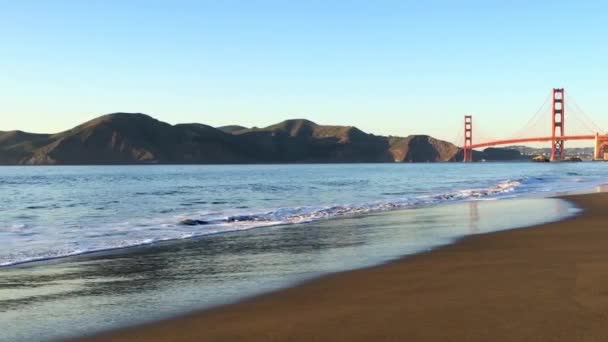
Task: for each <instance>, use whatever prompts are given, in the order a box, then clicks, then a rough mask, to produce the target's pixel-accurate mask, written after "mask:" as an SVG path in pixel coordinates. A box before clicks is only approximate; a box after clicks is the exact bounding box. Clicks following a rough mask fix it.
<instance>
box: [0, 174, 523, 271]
mask: <svg viewBox="0 0 608 342" xmlns="http://www.w3.org/2000/svg"><path fill="white" fill-rule="evenodd" d="M521 185H522V180H506V181H501V182H498V183H496V184H495V185H494V186H491V187H487V188H473V189H461V190H457V191H448V192H445V193H437V194H434V195H425V196H417V197H407V196H406V197H403V198H399V199H394V200H391V201H376V202H370V203H354V204H341V205H334V206H320V207H293V208H277V209H275V210H270V211H266V212H262V213H259V212H258V213H253V214H251V213H249V214H248V213H240V214H238V215H232V216H223V217H222V216H221V215H220V214H221V213H218V212H214V213H204V214H200V217H199V218H198V219H200V220H201V221H205V222H207V224H205V225H198V226H185V225H181V224H179V221H181V220H183V219H186V218H188V217H186V216H183V215H182V216H170V217H167V216H163V217H159V218H154V219H148V220H144V221H137V222H123V223H120V224H115V225H112V226H111V227H106V228H107V229H103V230H102V231H103V233H104V234H102V235H99V234H96V235H95V234H94V235H95V237H97V239H95V238H91V239H90V241H88V243H87V241H86V239H85V240H82V239H79V240H78V241H79V242H78V244H76V245H68V246H64V247H62V248H56V249H53V250H47V251H36V252H35V254H34V255H28V254H17V255H14V254H13V255H8V256H7V255H5V256H0V266H10V265H16V264H23V263H28V262H34V261H42V260H49V259H56V258H62V257H68V256H75V255H81V254H89V253H94V252H103V251H109V250H116V249H123V248H129V247H137V246H143V245H150V244H154V243H158V242H161V241H169V240H182V239H192V238H196V237H201V236H205V235H211V234H220V233H226V232H233V231H240V230H248V229H252V228H259V227H268V226H275V225H288V224H298V223H306V222H314V221H318V220H325V219H331V218H337V217H348V216H355V215H363V214H369V213H376V212H383V211H389V210H396V209H404V208H412V207H419V206H425V205H436V204H440V203H447V202H457V201H467V200H479V199H497V198H500V196H504V195H505V194H509V193H513V192H514V191H515V190H516V189H517V188H518V187H521ZM209 214H212V215H213V216H210V215H209ZM167 219H170V220H172V222H167ZM24 228H25V225H24V226H23V227H21V228H20V229H24ZM101 236H103V237H104V238H106V240H102V241H99V240H100V237H101ZM119 236H120V237H123V238H120V239H116V238H117V237H119ZM125 236H127V238H126V239H125V238H124V237H125Z"/></svg>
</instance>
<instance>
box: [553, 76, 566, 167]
mask: <svg viewBox="0 0 608 342" xmlns="http://www.w3.org/2000/svg"><path fill="white" fill-rule="evenodd" d="M564 100H565V99H564V89H563V88H559V89H558V88H553V110H552V114H551V138H552V139H551V161H556V160H564V157H565V153H564V152H565V151H564V140H563V139H560V138H559V137H563V136H564V135H565V133H564V114H565V107H564V106H565V103H564Z"/></svg>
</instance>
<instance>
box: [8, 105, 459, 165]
mask: <svg viewBox="0 0 608 342" xmlns="http://www.w3.org/2000/svg"><path fill="white" fill-rule="evenodd" d="M461 155H462V153H460V152H459V148H458V147H456V146H455V145H453V144H451V143H448V142H445V141H441V140H437V139H434V138H432V137H430V136H425V135H412V136H408V137H384V136H376V135H373V134H368V133H365V132H363V131H361V130H359V129H358V128H356V127H352V126H324V125H319V124H316V123H314V122H312V121H309V120H305V119H295V120H286V121H283V122H280V123H277V124H275V125H271V126H268V127H265V128H246V127H242V126H237V125H233V126H224V127H219V128H214V127H211V126H207V125H203V124H178V125H170V124H168V123H165V122H162V121H159V120H156V119H154V118H152V117H150V116H148V115H145V114H140V113H134V114H132V113H114V114H108V115H104V116H101V117H98V118H96V119H93V120H91V121H88V122H85V123H83V124H81V125H78V126H76V127H74V128H72V129H70V130H68V131H65V132H61V133H57V134H32V133H26V132H21V131H10V132H0V164H2V165H12V164H37V165H48V164H50V165H52V164H58V165H65V164H178V163H183V164H211V163H218V164H222V163H327V162H336V163H353V162H445V161H455V160H460V159H461Z"/></svg>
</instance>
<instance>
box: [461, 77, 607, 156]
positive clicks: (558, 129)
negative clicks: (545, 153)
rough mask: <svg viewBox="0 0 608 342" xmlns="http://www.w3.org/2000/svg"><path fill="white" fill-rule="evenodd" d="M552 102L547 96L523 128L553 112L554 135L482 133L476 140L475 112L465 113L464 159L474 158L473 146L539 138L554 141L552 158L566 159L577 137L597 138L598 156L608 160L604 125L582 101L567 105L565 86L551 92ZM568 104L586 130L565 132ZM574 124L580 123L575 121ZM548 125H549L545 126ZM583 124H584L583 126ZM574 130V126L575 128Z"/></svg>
mask: <svg viewBox="0 0 608 342" xmlns="http://www.w3.org/2000/svg"><path fill="white" fill-rule="evenodd" d="M550 98H551V105H550V109H549V110H548V111H546V110H543V109H546V104H548V99H549V98H548V99H547V100H545V104H543V106H541V108H540V109H539V110H538V111H537V112H536V114H535V115H534V117H533V118H532V119H530V121H529V122H528V123H527V124H526V126H525V127H524V128H523V129H521V130H520V131H519V132H523V133H524V134H525V133H528V132H530V131H533V130H532V128H533V127H534V126H537V124H538V123H539V122H541V121H542V118H543V117H546V116H545V114H547V113H550V115H551V131H550V135H547V134H544V135H535V136H516V137H511V138H507V139H500V140H497V139H487V138H485V139H484V138H483V137H482V139H481V140H482V142H474V140H473V137H474V135H473V132H474V130H473V116H472V115H465V117H464V145H463V146H462V151H463V161H464V162H472V161H473V150H474V149H477V148H484V147H491V146H504V145H514V144H521V143H537V142H551V156H550V160H551V161H561V160H564V158H565V156H566V154H565V142H566V141H577V140H591V141H594V142H595V148H594V156H593V157H594V159H596V160H606V159H608V135H607V134H602V133H600V132H602V129H601V128H600V127H599V126H597V125H596V124H595V123H594V122H593V120H591V119H590V118H589V117H588V116H587V115H586V114H585V113H584V112H583V111H582V110H581V109H580V107H579V106H578V105H574V106H569V107H566V97H565V91H564V89H563V88H554V89H553V91H552V94H551V97H550ZM566 108H569V109H571V110H572V113H573V114H575V116H574V118H575V119H576V120H575V121H573V122H577V123H578V124H579V126H582V128H583V131H585V134H571V135H567V134H566V133H565V122H566V121H565V115H566ZM573 126H576V125H574V124H573ZM545 127H548V126H545ZM579 128H580V127H579ZM573 131H574V130H573ZM579 133H580V132H579Z"/></svg>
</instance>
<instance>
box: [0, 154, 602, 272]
mask: <svg viewBox="0 0 608 342" xmlns="http://www.w3.org/2000/svg"><path fill="white" fill-rule="evenodd" d="M607 167H608V166H607V164H603V163H571V164H531V163H526V164H524V163H486V164H481V163H480V164H468V165H464V164H413V165H411V164H354V165H256V166H240V165H239V166H152V167H151V166H86V167H85V166H82V167H80V166H78V167H0V241H2V247H3V248H2V249H1V250H0V266H8V265H14V264H18V263H24V262H31V261H36V260H45V259H52V258H60V257H64V256H71V255H78V254H83V253H90V252H95V251H103V250H108V249H116V248H125V247H130V246H138V245H144V244H151V243H155V242H159V241H166V240H174V239H188V238H193V237H200V236H203V235H210V234H218V233H225V232H230V231H238V230H247V229H252V228H256V227H263V226H271V225H278V224H297V223H303V222H311V221H316V220H325V219H330V218H337V217H347V216H351V215H359V214H364V213H373V212H380V211H388V210H395V209H403V208H412V207H419V206H425V205H433V204H441V203H448V202H456V201H467V200H489V199H499V198H507V197H511V198H512V197H522V196H528V195H530V194H543V193H544V194H546V193H554V192H556V191H568V190H574V189H578V188H585V187H590V186H593V185H595V184H599V183H602V182H604V181H605V180H606V174H607V173H606V170H607ZM187 220H190V221H187ZM184 223H189V224H184Z"/></svg>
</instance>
